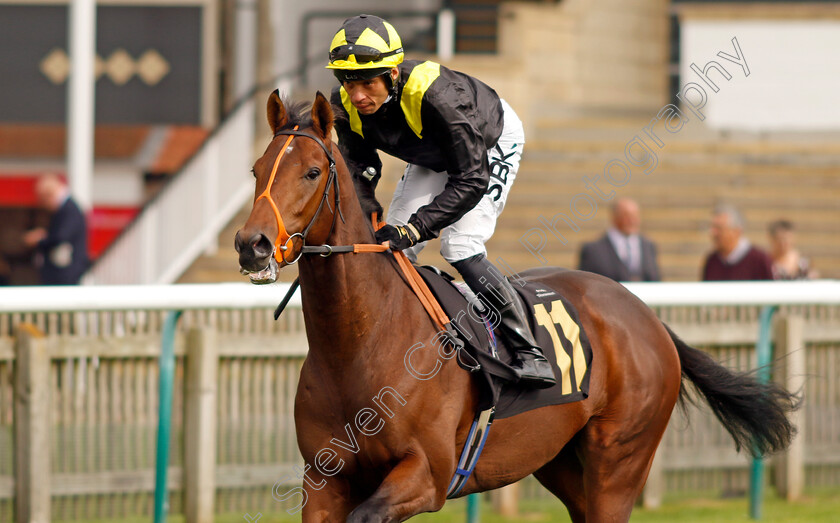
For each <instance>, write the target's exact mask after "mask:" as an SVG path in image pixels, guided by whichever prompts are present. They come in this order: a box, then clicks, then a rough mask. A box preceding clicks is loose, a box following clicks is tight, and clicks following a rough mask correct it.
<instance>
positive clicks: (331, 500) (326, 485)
mask: <svg viewBox="0 0 840 523" xmlns="http://www.w3.org/2000/svg"><path fill="white" fill-rule="evenodd" d="M303 490H304V492H305V493H306V499H305V501H304V505H303V511H302V513H301V516H302V521H303V523H344V521H347V514H348V513H349V512H350V509H352V508H353V503H352V502H351V500H350V486H349V484H348V483H347V480H346V479H344V478H342V477H340V476H332V477H325V476H322V475H320V474H318V473H317V472H316V471H313V470H309V471H307V473H306V474H305V476H304V481H303Z"/></svg>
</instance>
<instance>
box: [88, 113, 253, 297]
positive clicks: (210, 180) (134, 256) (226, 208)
mask: <svg viewBox="0 0 840 523" xmlns="http://www.w3.org/2000/svg"><path fill="white" fill-rule="evenodd" d="M253 146H254V102H253V100H249V101H246V102H244V103H243V104H242V105H240V106H239V107H238V108H237V109H236V111H235V112H234V113H232V114H231V115H230V116H229V117H228V118H227V120H226V121H225V122H224V123H223V124H222V126H221V127H220V128H219V129H218V130H217V132H216V133H215V134H214V135H213V136H212V137H211V138H210V139H209V140H208V141H207V142H206V143H205V144H204V145H203V147H202V148H201V150H200V151H199V152H198V154H196V155H195V156H194V157H193V158H192V159H191V160H190V161H189V162H188V163H187V165H186V166H185V167H184V168H183V169H182V170H181V172H180V173H179V174H178V176H177V177H176V178H175V179H173V180H172V182H171V183H169V184H168V185H167V186H166V187H165V188H164V189H163V191H162V192H161V193H160V194H159V195H158V196H157V197H156V198H154V199H153V201H152V202H151V203H149V204H148V205H147V206H146V207H145V208H144V209H143V212H142V213H141V214H140V216H139V217H138V218H137V219H136V220H135V221H134V222H132V224H131V225H130V226H129V227H128V229H126V230H125V231H124V232H123V234H122V235H120V236H119V237H118V238H117V240H116V242H115V243H114V244H113V245H111V247H110V248H109V249H107V250H106V251H105V254H103V255H102V256H101V257H100V258H99V259H98V260H97V261H96V263H95V264H94V266H93V267H92V268H91V270H90V271H88V273H87V274H86V275H85V277H84V279H83V283H85V284H166V283H172V282H174V281H175V280H176V279H177V278H178V277H179V276H180V275H181V274H182V273H183V272H184V271H185V270H186V269H187V268H188V267H189V266H190V264H191V263H192V262H193V261H195V259H196V258H197V257H198V256H199V255H201V253H202V252H204V251H206V250H208V248H212V247H213V246H214V244H215V242H216V238H217V237H218V235H219V233H220V232H221V230H222V229H223V228H224V227H225V226H226V225H227V223H228V222H229V221H230V220H231V218H233V216H234V215H235V214H236V213H237V212H238V211H239V210H240V209H241V208H242V206H243V205H244V204H245V202H246V201H247V199H248V197H249V196H250V195H251V193H252V191H253V188H254V182H253V178H252V177H251V175H250V167H251V163H252V161H253V158H252V156H253Z"/></svg>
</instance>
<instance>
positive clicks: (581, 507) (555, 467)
mask: <svg viewBox="0 0 840 523" xmlns="http://www.w3.org/2000/svg"><path fill="white" fill-rule="evenodd" d="M575 443H576V440H573V441H571V442H569V444H567V445H566V446H565V447H563V450H562V451H560V454H558V455H557V457H556V458H554V459H553V460H551V461H549V462H548V463H546V464H545V465H544V466H543V467H542V468H541V469H539V470H538V471H536V472H534V477H535V478H537V480H538V481H539V482H540V483H542V485H543V486H544V487H545V488H547V489H548V490H549V491H551V493H552V494H554V495H555V496H557V497H558V498H560V501H562V502H563V504H564V505H566V509H567V510H568V511H569V516H570V517H571V518H572V521H575V522H578V521H586V492H585V491H584V488H583V466H582V465H581V463H580V459H579V458H578V456H577V453H576V448H575V447H576V445H575Z"/></svg>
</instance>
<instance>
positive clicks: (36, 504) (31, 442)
mask: <svg viewBox="0 0 840 523" xmlns="http://www.w3.org/2000/svg"><path fill="white" fill-rule="evenodd" d="M49 392H50V356H49V353H48V352H47V345H46V343H45V339H44V335H43V334H42V333H41V332H40V331H39V330H38V328H37V327H35V326H34V325H31V324H22V325H20V326H19V327H18V329H17V340H16V343H15V521H16V522H17V523H48V522H49V521H50V448H51V447H50V428H51V427H50V397H49Z"/></svg>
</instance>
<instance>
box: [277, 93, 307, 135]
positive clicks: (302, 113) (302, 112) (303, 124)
mask: <svg viewBox="0 0 840 523" xmlns="http://www.w3.org/2000/svg"><path fill="white" fill-rule="evenodd" d="M282 102H283V107H285V108H286V118H287V121H286V124H285V125H284V126H283V127H281V128H280V129H278V131H285V130H286V129H293V128H294V127H295V126H296V125H297V126H298V129H305V128H307V127H311V126H312V112H311V110H310V109H311V107H312V104H310V103H308V102H293V101H291V100H289V99H287V98H285V97H284V98H282Z"/></svg>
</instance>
